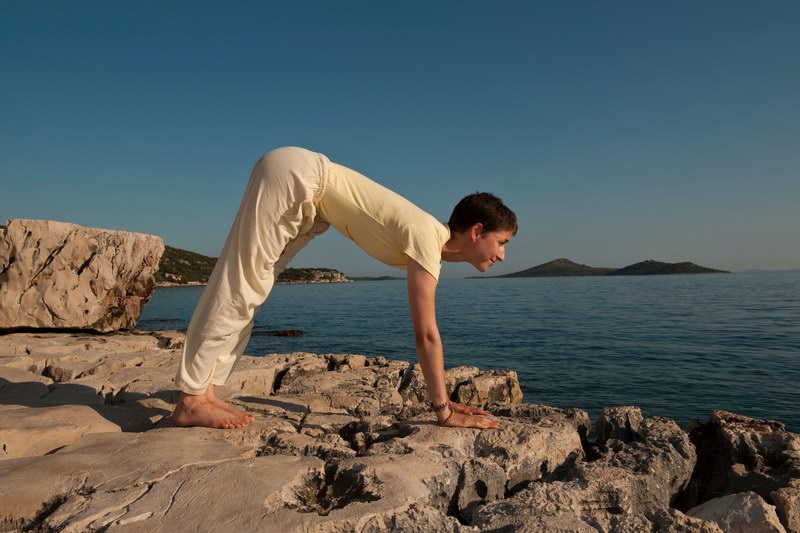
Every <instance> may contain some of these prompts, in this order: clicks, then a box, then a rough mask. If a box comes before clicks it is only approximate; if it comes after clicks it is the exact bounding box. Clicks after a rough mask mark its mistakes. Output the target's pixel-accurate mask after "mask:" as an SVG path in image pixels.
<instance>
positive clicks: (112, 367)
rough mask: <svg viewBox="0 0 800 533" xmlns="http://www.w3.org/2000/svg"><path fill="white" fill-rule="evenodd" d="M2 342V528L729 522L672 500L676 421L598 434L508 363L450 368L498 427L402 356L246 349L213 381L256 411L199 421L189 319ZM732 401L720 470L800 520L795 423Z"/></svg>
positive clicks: (642, 526) (614, 422)
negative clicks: (533, 388)
mask: <svg viewBox="0 0 800 533" xmlns="http://www.w3.org/2000/svg"><path fill="white" fill-rule="evenodd" d="M0 341H1V342H0V403H3V404H4V405H2V406H0V437H2V439H3V442H4V443H6V452H7V453H6V454H5V458H4V460H2V461H0V479H2V480H3V483H2V484H0V530H16V529H37V530H58V531H86V530H104V531H139V530H142V531H152V530H173V529H185V528H189V529H191V528H195V529H204V527H205V528H207V524H210V523H215V524H220V523H223V524H224V528H226V529H227V528H229V527H230V528H233V529H237V530H239V529H241V530H259V529H270V528H273V527H274V526H275V525H276V524H279V525H280V529H281V530H282V531H286V532H293V531H298V532H299V531H316V532H341V531H375V532H377V531H426V532H427V531H434V532H436V531H464V532H467V531H469V532H477V531H486V530H489V531H555V530H564V531H603V532H615V533H628V532H629V533H633V532H636V533H638V532H653V533H655V532H676V533H677V532H704V533H720V532H721V529H720V528H719V527H718V525H717V524H716V523H715V522H711V521H707V520H702V519H700V518H697V517H691V516H686V515H684V514H683V513H682V512H680V511H679V510H676V509H673V508H670V505H671V504H674V503H675V500H676V496H677V495H685V494H687V493H688V492H687V491H686V490H685V488H686V484H687V481H688V480H689V477H690V475H691V472H692V469H693V466H694V464H695V460H696V456H695V451H694V447H693V446H692V444H691V443H690V441H689V437H688V436H687V435H686V434H685V433H684V432H683V431H681V430H680V428H678V426H677V425H676V424H675V423H674V422H672V421H671V420H668V419H664V418H659V417H653V418H649V419H646V420H642V419H641V414H640V412H639V410H638V409H637V408H635V407H622V408H611V409H606V410H605V411H604V413H603V415H602V418H601V420H599V421H598V423H597V426H596V427H597V429H598V432H599V433H600V438H599V439H598V441H597V443H590V442H589V441H588V436H589V434H590V430H591V422H590V420H589V417H588V414H587V413H586V412H585V411H582V410H580V409H557V408H554V407H549V406H545V405H536V404H523V403H508V402H512V401H516V399H519V400H521V398H518V397H517V396H516V394H515V392H514V390H515V385H517V382H516V376H515V374H514V373H513V372H500V371H489V372H481V371H480V370H479V369H477V368H474V367H458V368H455V369H451V370H449V371H448V374H447V376H448V377H447V380H448V388H449V390H450V392H451V394H452V397H453V398H455V399H457V400H462V401H470V402H473V403H482V404H486V408H487V409H488V410H489V411H490V412H492V413H493V414H494V415H495V416H496V417H498V419H499V421H500V424H501V429H500V430H480V429H476V428H453V427H447V428H443V427H440V426H438V424H436V423H435V416H434V414H433V413H431V412H430V411H429V410H428V407H427V391H425V390H424V383H423V382H420V381H419V380H420V379H421V373H420V372H419V370H418V368H417V369H415V368H413V367H410V366H409V365H408V363H405V362H401V361H389V360H387V359H386V358H382V357H376V358H367V357H364V356H358V355H355V354H324V355H316V354H307V353H294V354H288V355H271V356H267V357H249V356H244V357H242V359H241V361H240V364H239V365H238V367H237V368H236V370H235V371H234V373H233V375H232V376H231V379H229V381H228V383H227V384H226V386H220V387H218V388H217V392H218V394H219V395H220V396H221V397H223V398H225V399H227V400H228V401H230V402H232V403H233V404H234V405H237V406H239V407H241V408H245V409H247V410H249V411H251V412H253V413H255V414H256V415H257V418H256V420H254V421H253V422H252V423H251V424H250V425H249V426H247V427H246V428H243V429H241V430H229V431H223V430H206V429H201V428H175V427H172V421H171V419H170V418H169V416H168V415H169V414H170V412H171V411H172V409H173V407H174V402H175V401H176V400H177V395H178V393H177V391H176V390H175V389H174V383H173V382H172V376H174V374H175V370H176V367H177V363H178V359H179V358H180V356H181V349H180V344H181V343H182V342H183V337H182V335H181V334H178V333H175V332H166V333H162V332H154V333H149V334H121V333H118V334H114V335H108V336H102V337H101V336H97V335H89V334H85V333H69V334H54V333H36V334H21V333H14V334H8V335H4V336H2V337H0ZM45 374H46V375H45ZM422 394H424V395H425V398H424V399H423V398H422V396H421V395H422ZM493 402H505V403H493ZM719 420H722V417H718V421H719ZM725 420H726V422H725V424H724V428H723V424H722V423H718V424H717V426H713V427H712V426H709V427H711V431H710V432H709V435H712V436H714V435H718V434H724V435H727V437H725V438H724V439H723V438H722V437H719V439H718V440H717V441H715V442H722V443H728V444H725V446H729V447H730V448H731V449H732V450H733V451H732V452H730V453H732V454H733V455H732V457H734V458H735V459H736V462H733V460H731V461H730V471H729V472H726V475H725V478H724V479H725V480H726V482H727V481H729V480H730V479H737V480H739V482H742V483H744V482H748V481H749V482H753V483H754V484H755V485H756V486H760V487H761V488H762V489H763V488H765V487H773V488H774V490H772V492H771V493H770V494H771V495H770V498H771V500H768V502H767V503H775V504H776V507H777V512H778V515H776V516H779V517H780V518H781V519H783V520H784V522H785V523H786V524H796V521H797V518H796V517H797V514H798V513H797V502H798V491H800V477H798V476H796V475H794V474H793V472H794V470H792V469H793V468H794V465H795V463H794V462H793V461H794V457H795V450H797V448H796V443H795V440H794V437H793V436H792V435H791V434H786V432H785V431H782V427H779V426H773V425H771V424H772V423H763V421H756V423H753V422H751V421H749V420H750V419H743V418H741V417H737V416H736V415H732V414H726V416H725ZM154 424H156V425H155V429H154ZM84 433H86V434H84ZM706 436H708V435H706ZM734 437H736V438H734ZM715 438H716V437H715ZM737 439H738V440H737ZM731 443H737V444H736V446H737V447H736V448H735V449H734V448H733V444H731ZM721 449H723V450H724V451H725V453H729V452H728V451H727V450H728V448H725V447H723V448H721ZM584 450H588V451H589V455H588V456H587V455H586V453H587V452H585V451H584ZM42 454H48V455H42ZM736 454H739V455H736ZM748 454H749V455H748ZM12 455H13V456H14V457H12ZM708 457H712V458H713V456H712V454H710V453H709V454H708ZM748 457H749V458H750V459H747V458H748ZM746 459H747V460H746ZM725 464H728V463H725ZM696 470H697V471H702V469H701V468H699V467H698V468H697V469H696ZM698 486H699V485H698ZM695 494H697V492H695ZM764 505H766V503H764ZM187 524H188V525H187ZM792 527H796V526H792ZM792 527H787V529H788V530H789V531H793V529H792ZM723 529H724V528H723ZM795 530H796V529H795Z"/></svg>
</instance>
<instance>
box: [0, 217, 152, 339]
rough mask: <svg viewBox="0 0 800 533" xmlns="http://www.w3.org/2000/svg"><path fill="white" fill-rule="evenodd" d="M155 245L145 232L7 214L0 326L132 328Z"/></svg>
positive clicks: (148, 284) (0, 250) (147, 286)
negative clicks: (20, 218) (83, 225)
mask: <svg viewBox="0 0 800 533" xmlns="http://www.w3.org/2000/svg"><path fill="white" fill-rule="evenodd" d="M163 253H164V243H163V242H162V241H161V239H160V238H158V237H155V236H153V235H145V234H142V233H131V232H126V231H109V230H103V229H96V228H84V227H82V226H78V225H77V224H67V223H64V222H53V221H49V220H10V221H8V223H7V225H6V226H5V227H0V329H14V328H69V329H86V330H92V331H97V332H100V333H107V332H111V331H116V330H120V329H132V328H133V327H134V326H135V325H136V321H137V320H138V319H139V315H140V314H141V312H142V307H143V306H144V304H145V303H146V302H147V301H148V300H149V299H150V296H151V295H152V292H153V289H154V288H155V279H154V276H155V273H156V271H157V270H158V262H159V260H160V258H161V254H163Z"/></svg>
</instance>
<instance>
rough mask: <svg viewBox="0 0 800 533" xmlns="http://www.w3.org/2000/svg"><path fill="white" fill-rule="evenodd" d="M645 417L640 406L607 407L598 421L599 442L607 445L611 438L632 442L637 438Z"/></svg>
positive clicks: (601, 444) (596, 430) (596, 429)
mask: <svg viewBox="0 0 800 533" xmlns="http://www.w3.org/2000/svg"><path fill="white" fill-rule="evenodd" d="M643 420H644V418H643V417H642V411H641V410H640V409H639V408H638V407H632V406H626V407H606V408H605V409H603V412H602V413H601V414H600V418H599V420H598V421H597V427H596V428H595V433H596V434H597V443H598V444H599V445H600V446H603V445H605V443H606V441H608V440H609V439H616V440H619V441H622V442H631V441H633V440H634V439H635V438H636V434H637V433H638V431H639V426H640V425H641V423H642V421H643Z"/></svg>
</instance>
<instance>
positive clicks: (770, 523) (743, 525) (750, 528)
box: [686, 492, 786, 533]
mask: <svg viewBox="0 0 800 533" xmlns="http://www.w3.org/2000/svg"><path fill="white" fill-rule="evenodd" d="M686 514H688V515H689V516H694V517H697V518H700V519H703V520H711V521H714V522H716V523H717V524H719V526H720V528H721V529H722V530H723V531H726V532H727V531H731V532H742V533H745V532H746V533H785V532H786V529H784V527H783V526H782V525H781V523H780V521H779V520H778V515H777V514H775V507H773V506H771V505H768V504H767V502H765V501H764V500H763V499H762V498H761V496H759V495H758V494H756V493H755V492H742V493H738V494H729V495H727V496H722V497H720V498H714V499H713V500H709V501H707V502H706V503H704V504H702V505H699V506H697V507H695V508H694V509H691V510H689V512H687V513H686Z"/></svg>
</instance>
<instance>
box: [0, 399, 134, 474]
mask: <svg viewBox="0 0 800 533" xmlns="http://www.w3.org/2000/svg"><path fill="white" fill-rule="evenodd" d="M119 431H122V428H121V427H120V426H119V425H118V424H115V423H113V422H111V421H109V420H108V419H107V418H106V417H104V416H103V415H101V414H100V413H98V412H97V411H96V410H95V409H93V408H91V407H89V406H86V405H60V406H56V407H40V408H35V407H23V406H17V405H2V406H0V443H2V450H0V461H2V460H7V459H14V458H17V457H27V456H30V455H45V454H47V453H50V452H52V451H54V450H57V449H58V448H61V447H63V446H66V445H67V444H72V443H73V442H75V441H76V440H78V439H79V438H80V437H82V436H84V435H88V434H90V433H107V432H119Z"/></svg>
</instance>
